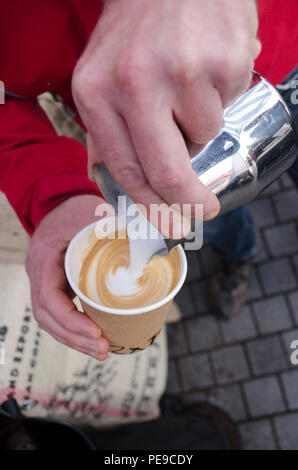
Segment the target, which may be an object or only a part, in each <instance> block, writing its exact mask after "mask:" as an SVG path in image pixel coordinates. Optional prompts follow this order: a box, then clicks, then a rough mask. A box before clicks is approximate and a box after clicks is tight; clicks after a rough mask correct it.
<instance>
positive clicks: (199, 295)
mask: <svg viewBox="0 0 298 470" xmlns="http://www.w3.org/2000/svg"><path fill="white" fill-rule="evenodd" d="M191 289H192V295H193V298H194V301H195V313H196V314H201V313H205V312H207V311H208V310H209V308H210V306H209V288H208V281H206V280H205V281H199V282H195V283H194V284H192V286H191Z"/></svg>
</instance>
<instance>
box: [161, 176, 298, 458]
mask: <svg viewBox="0 0 298 470" xmlns="http://www.w3.org/2000/svg"><path fill="white" fill-rule="evenodd" d="M250 208H251V212H252V215H253V218H254V221H255V224H256V228H257V232H258V239H259V253H258V255H257V257H256V259H255V260H254V264H253V270H252V273H251V277H250V283H249V289H248V295H247V302H246V304H245V306H244V307H243V308H242V310H241V312H240V313H239V314H238V316H237V317H235V318H233V319H232V320H229V321H226V320H222V319H220V318H218V317H217V316H216V315H214V314H213V312H212V310H211V309H210V306H209V303H208V278H209V276H210V274H211V273H212V271H213V269H214V266H215V265H216V262H217V255H216V254H215V253H214V252H213V251H212V249H211V248H210V247H208V246H204V248H203V249H202V250H201V251H199V252H188V254H187V256H188V263H189V273H188V277H187V281H186V284H185V286H184V287H183V289H182V291H181V292H180V294H179V295H178V296H177V303H178V304H179V306H180V308H181V311H182V319H181V321H180V322H179V323H176V324H170V325H168V327H167V331H168V341H169V354H170V361H169V376H168V384H167V393H168V394H174V395H180V396H182V397H183V400H184V401H185V402H195V401H202V400H207V401H209V402H210V403H214V404H216V405H219V406H220V407H222V408H223V409H224V410H226V411H227V412H228V413H229V414H230V416H231V417H232V418H233V419H234V421H235V422H236V423H237V425H238V429H239V432H240V435H241V437H242V443H243V448H244V449H298V365H296V366H295V365H292V364H291V362H290V355H291V352H292V350H291V349H290V344H291V342H292V341H293V340H298V288H297V286H298V230H297V229H298V192H297V191H296V189H295V188H294V187H293V185H292V183H291V180H290V178H289V177H288V176H287V175H284V176H282V178H280V179H279V180H278V181H277V182H275V183H274V184H273V185H271V187H269V188H268V189H267V190H266V191H264V193H263V194H262V195H261V196H260V197H259V199H258V200H256V201H254V202H252V203H251V204H250Z"/></svg>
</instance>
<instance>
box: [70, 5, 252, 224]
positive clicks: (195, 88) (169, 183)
mask: <svg viewBox="0 0 298 470" xmlns="http://www.w3.org/2000/svg"><path fill="white" fill-rule="evenodd" d="M257 24H258V19H257V11H256V5H255V0H241V1H239V0H220V1H219V0H150V1H148V0H106V3H105V7H104V12H103V15H102V17H101V18H100V20H99V22H98V24H97V26H96V28H95V31H94V33H93V36H92V37H91V40H90V41H89V44H88V46H87V48H86V50H85V52H84V54H83V55H82V57H81V59H80V61H79V63H78V65H77V67H76V69H75V72H74V76H73V95H74V99H75V101H76V104H77V107H78V109H79V112H80V115H81V117H82V118H83V120H84V123H85V125H86V127H87V130H88V132H89V137H88V144H89V145H88V152H89V176H90V177H91V178H92V176H91V171H90V170H91V167H92V165H93V163H94V162H102V161H104V163H105V164H106V166H107V167H108V169H109V170H110V172H111V173H112V175H113V176H114V178H115V179H116V180H117V181H118V183H119V184H120V186H121V187H122V188H123V189H124V190H125V191H126V192H127V194H128V195H129V196H130V197H131V198H132V199H133V200H134V201H135V202H137V203H142V204H144V205H145V206H146V208H147V210H148V209H149V204H150V203H157V204H160V203H162V202H166V203H167V204H169V205H170V204H172V203H179V204H183V203H201V204H203V205H204V219H205V220H209V219H211V218H213V217H214V216H215V215H216V214H217V213H218V210H219V203H218V200H217V198H216V197H215V195H214V194H213V193H211V192H210V191H209V190H208V189H207V188H206V187H205V186H204V185H203V184H202V183H201V182H200V181H199V180H198V178H197V177H196V175H195V173H194V172H193V171H192V168H191V164H190V158H189V154H188V151H187V147H186V144H185V141H184V139H183V133H184V134H185V135H186V136H187V137H188V138H189V139H190V140H191V141H193V142H196V143H199V144H200V143H205V142H208V141H209V140H210V139H212V138H214V137H215V136H216V135H217V133H218V132H219V130H220V128H221V127H222V124H223V109H224V108H225V107H226V106H227V105H228V104H230V103H231V102H232V101H233V100H234V99H235V98H236V97H237V96H238V95H240V94H241V93H242V92H244V91H245V89H246V88H247V87H248V85H249V82H250V78H251V71H252V69H253V63H254V59H255V58H256V57H257V55H258V53H259V51H260V44H259V42H258V41H257V40H256V32H257ZM181 131H183V133H182V132H181Z"/></svg>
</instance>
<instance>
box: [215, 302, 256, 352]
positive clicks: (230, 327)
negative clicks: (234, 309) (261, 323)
mask: <svg viewBox="0 0 298 470" xmlns="http://www.w3.org/2000/svg"><path fill="white" fill-rule="evenodd" d="M220 328H221V332H222V335H223V338H224V342H225V343H232V342H236V341H242V340H244V339H248V338H253V337H255V336H256V334H257V332H256V328H255V325H254V322H253V318H252V314H251V312H250V308H249V306H248V305H245V306H244V307H242V309H241V310H240V312H238V313H237V315H235V316H234V317H233V318H231V319H230V320H228V321H226V320H222V321H221V322H220Z"/></svg>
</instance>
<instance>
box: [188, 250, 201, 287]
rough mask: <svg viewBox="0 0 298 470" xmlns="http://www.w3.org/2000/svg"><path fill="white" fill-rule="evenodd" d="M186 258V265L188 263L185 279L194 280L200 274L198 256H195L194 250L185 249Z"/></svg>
mask: <svg viewBox="0 0 298 470" xmlns="http://www.w3.org/2000/svg"><path fill="white" fill-rule="evenodd" d="M185 254H186V258H187V265H188V270H187V276H186V280H187V281H190V282H191V281H196V280H198V279H199V278H200V277H201V275H202V272H201V267H200V264H199V258H198V256H197V252H196V251H186V252H185Z"/></svg>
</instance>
